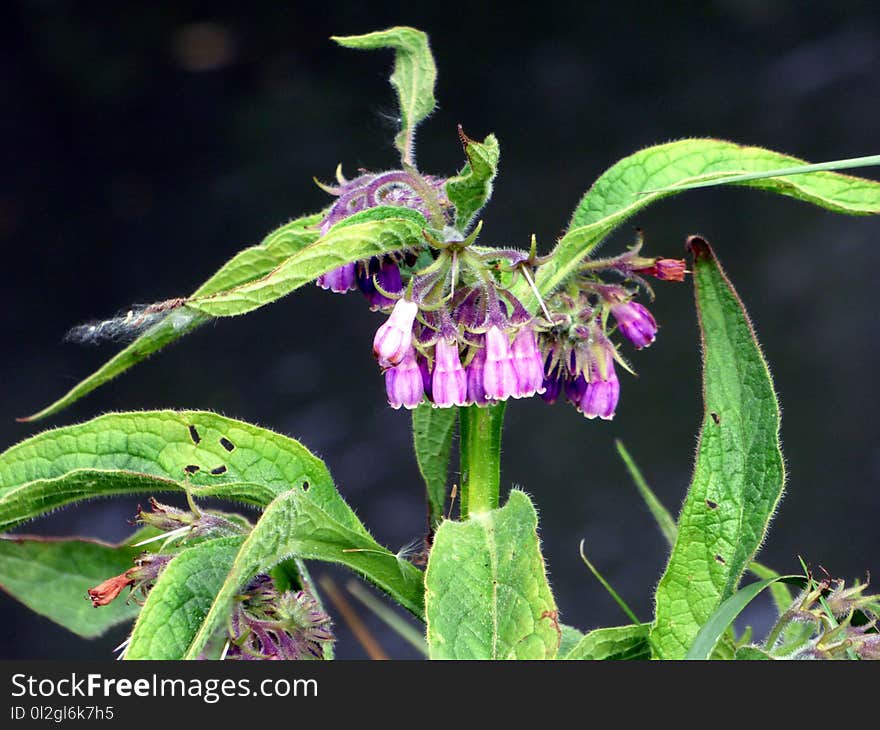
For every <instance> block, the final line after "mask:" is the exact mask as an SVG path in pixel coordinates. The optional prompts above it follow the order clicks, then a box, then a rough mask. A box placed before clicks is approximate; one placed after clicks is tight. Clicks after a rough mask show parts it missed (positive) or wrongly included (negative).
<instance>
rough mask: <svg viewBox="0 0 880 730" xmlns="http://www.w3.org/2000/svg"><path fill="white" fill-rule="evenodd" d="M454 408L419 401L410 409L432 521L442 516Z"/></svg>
mask: <svg viewBox="0 0 880 730" xmlns="http://www.w3.org/2000/svg"><path fill="white" fill-rule="evenodd" d="M457 416H458V409H457V408H432V407H431V406H430V405H427V404H422V405H420V406H419V407H418V408H416V409H415V410H414V411H413V412H412V430H413V446H414V448H415V452H416V461H417V462H418V465H419V471H420V472H421V474H422V478H423V479H424V480H425V488H426V490H427V495H428V509H429V513H430V520H431V524H432V525H435V524H438V523H439V522H440V520H441V519H442V518H443V515H444V512H443V509H444V506H445V504H446V496H447V492H448V488H447V485H448V482H449V453H450V451H451V449H452V434H453V432H454V431H455V421H456V417H457Z"/></svg>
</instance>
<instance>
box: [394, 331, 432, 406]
mask: <svg viewBox="0 0 880 730" xmlns="http://www.w3.org/2000/svg"><path fill="white" fill-rule="evenodd" d="M385 391H386V392H387V394H388V403H389V405H390V406H391V407H392V408H394V409H395V410H396V409H398V408H400V407H401V406H403V407H404V408H407V409H413V408H415V407H417V406H418V405H419V403H421V402H422V397H423V396H424V394H425V387H424V384H423V381H422V371H421V368H420V367H419V363H418V362H417V360H416V353H415V350H414V349H413V348H412V346H409V348H408V349H407V351H406V353H405V354H404V356H403V358H402V359H401V361H400V364H398V365H397V366H396V367H392V368H389V369H388V370H386V371H385Z"/></svg>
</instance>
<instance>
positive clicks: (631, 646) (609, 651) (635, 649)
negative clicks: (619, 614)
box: [561, 624, 651, 660]
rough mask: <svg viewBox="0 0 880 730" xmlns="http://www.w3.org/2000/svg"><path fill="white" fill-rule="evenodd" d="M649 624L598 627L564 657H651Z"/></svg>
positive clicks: (610, 658) (600, 658) (617, 658)
mask: <svg viewBox="0 0 880 730" xmlns="http://www.w3.org/2000/svg"><path fill="white" fill-rule="evenodd" d="M650 628H651V627H650V625H649V624H641V625H636V624H632V625H630V626H612V627H609V628H604V629H596V630H595V631H591V632H590V633H589V634H587V635H586V636H584V637H583V639H581V640H580V641H579V642H578V643H577V644H576V645H575V646H574V647H573V648H572V649H571V650H570V651H569V652H568V653H567V654H564V655H563V656H562V657H561V658H562V659H592V660H623V659H650V658H651V645H650V644H649V643H648V632H649V630H650Z"/></svg>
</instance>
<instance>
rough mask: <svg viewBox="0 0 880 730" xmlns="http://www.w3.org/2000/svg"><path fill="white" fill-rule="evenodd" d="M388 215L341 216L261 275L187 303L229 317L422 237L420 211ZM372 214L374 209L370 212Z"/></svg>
mask: <svg viewBox="0 0 880 730" xmlns="http://www.w3.org/2000/svg"><path fill="white" fill-rule="evenodd" d="M383 210H384V211H391V212H390V213H389V215H393V216H394V217H388V218H381V219H379V220H370V221H368V222H352V223H348V221H342V223H347V225H340V224H337V225H335V226H333V228H331V229H330V231H329V233H327V235H326V236H323V237H322V238H320V239H319V240H318V241H316V242H315V243H313V244H312V245H310V246H306V247H305V248H303V249H302V250H300V251H299V252H298V253H296V254H294V255H293V256H291V257H290V258H288V259H287V260H286V261H285V262H284V263H283V264H281V265H280V266H278V268H276V269H275V270H274V271H272V272H271V273H270V274H268V275H267V276H264V277H263V278H262V279H258V280H256V281H253V282H249V283H247V284H244V285H242V286H239V287H234V288H232V289H227V290H226V291H222V292H219V293H217V294H211V295H208V296H204V297H198V298H194V299H190V300H189V301H188V303H187V305H188V306H189V307H190V308H192V309H194V310H196V311H197V312H201V313H203V314H208V315H211V316H214V317H234V316H237V315H239V314H245V313H246V312H251V311H253V310H254V309H259V308H260V307H263V306H265V305H267V304H271V303H272V302H274V301H275V300H277V299H280V298H281V297H283V296H286V295H287V294H290V293H291V292H292V291H294V290H295V289H298V288H299V287H301V286H303V284H307V283H309V282H310V281H314V280H315V279H317V278H318V277H319V276H321V275H323V274H326V273H327V272H328V271H332V270H333V269H336V268H339V267H340V266H343V265H345V264H347V263H351V262H353V261H361V260H364V259H369V258H370V257H372V256H381V255H382V254H386V253H390V252H392V251H400V250H402V249H407V248H411V247H414V246H417V245H419V244H421V243H422V242H423V240H424V239H423V238H422V231H423V230H424V228H425V222H424V217H422V215H421V214H420V213H418V212H416V211H413V210H409V209H408V208H400V207H397V208H394V207H385V208H383ZM373 214H374V215H375V213H373Z"/></svg>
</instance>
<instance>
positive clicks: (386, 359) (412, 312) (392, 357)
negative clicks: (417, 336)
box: [373, 299, 419, 368]
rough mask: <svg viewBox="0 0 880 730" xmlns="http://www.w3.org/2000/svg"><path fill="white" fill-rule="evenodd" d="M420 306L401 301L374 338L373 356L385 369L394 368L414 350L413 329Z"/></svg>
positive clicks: (405, 300) (404, 300)
mask: <svg viewBox="0 0 880 730" xmlns="http://www.w3.org/2000/svg"><path fill="white" fill-rule="evenodd" d="M418 311H419V305H418V304H416V303H415V302H411V301H409V300H407V299H399V300H398V301H397V304H395V305H394V309H393V310H392V312H391V315H390V316H389V317H388V319H387V320H386V322H385V324H383V325H382V326H381V327H380V328H379V329H378V330H376V336H375V337H374V338H373V355H375V356H376V360H378V361H379V365H380V366H381V367H383V368H388V367H393V366H394V365H397V364H398V363H400V361H401V360H403V358H404V356H405V355H406V354H407V353H408V352H409V351H410V350H411V349H412V348H411V345H412V329H413V322H415V319H416V313H417V312H418Z"/></svg>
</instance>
